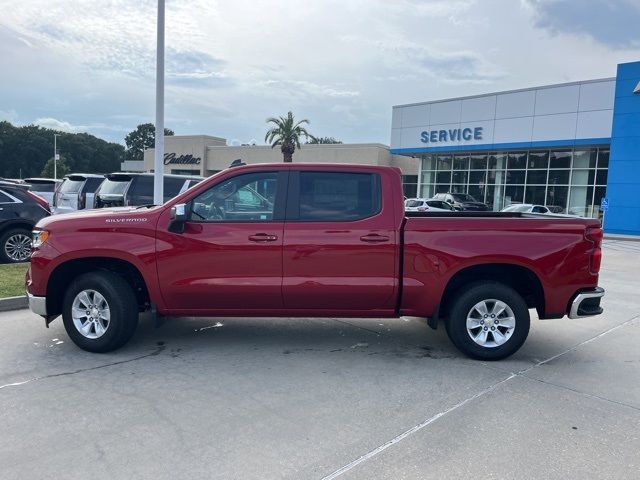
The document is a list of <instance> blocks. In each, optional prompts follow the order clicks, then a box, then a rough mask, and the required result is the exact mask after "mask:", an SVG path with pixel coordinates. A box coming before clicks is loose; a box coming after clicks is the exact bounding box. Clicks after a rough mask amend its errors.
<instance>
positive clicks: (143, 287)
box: [46, 256, 151, 316]
mask: <svg viewBox="0 0 640 480" xmlns="http://www.w3.org/2000/svg"><path fill="white" fill-rule="evenodd" d="M96 271H109V272H112V273H115V274H117V275H119V276H121V277H122V278H123V279H124V280H125V281H126V282H127V283H128V284H129V285H130V286H131V288H132V290H133V292H134V295H135V296H136V301H137V303H138V309H139V310H140V311H143V310H146V309H147V308H148V307H149V306H150V303H151V298H150V295H149V288H148V285H147V283H146V282H145V279H144V276H143V275H142V273H141V272H140V270H139V269H138V267H136V266H135V265H134V264H133V263H131V262H129V261H127V260H123V259H120V258H114V257H104V256H97V257H82V258H76V259H71V260H67V261H66V262H64V263H61V264H60V265H58V266H57V267H56V268H55V269H54V270H53V271H52V272H51V275H50V276H49V280H48V281H47V293H46V298H47V312H48V313H49V315H52V316H53V315H59V314H60V313H62V302H63V298H64V292H65V290H66V288H67V287H68V286H69V285H70V284H71V282H73V281H74V280H75V279H76V278H77V277H78V276H80V275H82V274H84V273H89V272H96Z"/></svg>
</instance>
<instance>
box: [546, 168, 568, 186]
mask: <svg viewBox="0 0 640 480" xmlns="http://www.w3.org/2000/svg"><path fill="white" fill-rule="evenodd" d="M570 174H571V170H549V180H548V183H549V185H568V184H569V175H570Z"/></svg>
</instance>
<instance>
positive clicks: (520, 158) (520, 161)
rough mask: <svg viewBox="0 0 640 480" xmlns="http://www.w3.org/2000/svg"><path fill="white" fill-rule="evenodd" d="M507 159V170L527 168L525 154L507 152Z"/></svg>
mask: <svg viewBox="0 0 640 480" xmlns="http://www.w3.org/2000/svg"><path fill="white" fill-rule="evenodd" d="M507 158H508V160H507V169H508V170H518V169H523V170H524V169H525V168H527V152H509V153H508V157H507Z"/></svg>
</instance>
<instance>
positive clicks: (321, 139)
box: [307, 135, 342, 145]
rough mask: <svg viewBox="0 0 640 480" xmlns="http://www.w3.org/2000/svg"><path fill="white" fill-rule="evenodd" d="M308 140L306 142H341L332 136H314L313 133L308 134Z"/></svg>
mask: <svg viewBox="0 0 640 480" xmlns="http://www.w3.org/2000/svg"><path fill="white" fill-rule="evenodd" d="M309 137H310V140H309V141H308V142H307V143H308V144H310V145H311V144H337V143H342V142H341V141H340V140H336V139H335V138H333V137H314V136H313V135H309Z"/></svg>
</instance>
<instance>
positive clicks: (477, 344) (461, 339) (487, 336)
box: [446, 281, 530, 360]
mask: <svg viewBox="0 0 640 480" xmlns="http://www.w3.org/2000/svg"><path fill="white" fill-rule="evenodd" d="M458 293H459V295H458V296H457V297H456V298H455V300H454V301H453V304H452V305H451V308H450V310H449V318H448V319H447V323H446V327H447V334H448V335H449V338H450V339H451V341H452V342H453V344H454V345H455V346H456V347H458V349H459V350H460V351H461V352H462V353H464V354H465V355H467V356H469V357H471V358H475V359H478V360H500V359H502V358H505V357H508V356H509V355H512V354H513V353H515V352H516V351H517V350H518V349H519V348H520V347H521V346H522V344H523V343H524V341H525V340H526V338H527V335H528V334H529V324H530V318H529V310H528V309H527V304H526V303H525V301H524V299H523V298H522V297H521V296H520V294H519V293H518V292H516V291H515V290H514V289H512V288H511V287H508V286H506V285H504V284H502V283H497V282H491V281H487V282H476V283H472V284H470V285H468V286H465V287H463V289H462V290H460V291H459V292H458Z"/></svg>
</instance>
